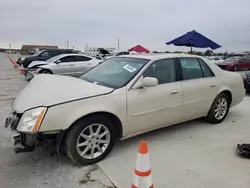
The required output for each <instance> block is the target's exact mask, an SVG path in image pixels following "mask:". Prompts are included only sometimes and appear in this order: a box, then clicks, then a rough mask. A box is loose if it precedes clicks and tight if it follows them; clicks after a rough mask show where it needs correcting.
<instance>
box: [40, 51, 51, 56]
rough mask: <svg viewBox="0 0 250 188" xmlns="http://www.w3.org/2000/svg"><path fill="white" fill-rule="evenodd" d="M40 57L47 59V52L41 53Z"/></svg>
mask: <svg viewBox="0 0 250 188" xmlns="http://www.w3.org/2000/svg"><path fill="white" fill-rule="evenodd" d="M41 57H49V52H48V51H45V52H42V53H41Z"/></svg>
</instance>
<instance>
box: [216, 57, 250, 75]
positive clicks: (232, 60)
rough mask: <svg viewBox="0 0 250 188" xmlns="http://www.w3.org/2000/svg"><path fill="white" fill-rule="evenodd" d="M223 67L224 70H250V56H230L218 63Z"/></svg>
mask: <svg viewBox="0 0 250 188" xmlns="http://www.w3.org/2000/svg"><path fill="white" fill-rule="evenodd" d="M216 64H217V65H218V66H219V67H220V68H221V69H224V70H233V71H238V70H249V69H250V56H246V57H229V58H227V59H225V60H224V61H222V62H217V63H216Z"/></svg>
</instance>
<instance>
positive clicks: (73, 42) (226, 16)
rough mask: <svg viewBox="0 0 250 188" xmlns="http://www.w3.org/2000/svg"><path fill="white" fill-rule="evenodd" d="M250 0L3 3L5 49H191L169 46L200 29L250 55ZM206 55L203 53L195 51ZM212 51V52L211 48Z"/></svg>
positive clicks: (0, 28) (0, 26)
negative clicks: (36, 46)
mask: <svg viewBox="0 0 250 188" xmlns="http://www.w3.org/2000/svg"><path fill="white" fill-rule="evenodd" d="M249 7H250V0H237V1H236V0H144V1H142V0H126V1H125V0H123V1H121V0H70V1H69V0H40V1H39V0H0V18H1V19H0V47H9V43H11V47H12V48H20V47H21V45H23V44H46V45H58V46H59V47H61V48H63V47H65V46H66V41H67V40H68V41H69V46H70V47H73V46H74V47H75V49H79V50H83V49H84V47H86V46H87V45H88V46H90V47H115V48H117V46H118V42H117V41H118V38H119V41H120V50H127V49H128V48H130V47H133V46H135V45H137V44H141V45H142V46H144V47H146V48H148V49H149V50H151V51H153V50H158V51H175V50H189V48H186V47H176V46H173V45H166V44H165V43H166V42H168V41H170V40H172V39H174V38H176V37H178V36H180V35H183V34H185V33H186V32H188V31H191V30H196V31H198V32H200V33H202V34H203V35H205V36H206V37H208V38H210V39H211V40H213V41H215V42H216V43H218V44H220V45H221V46H222V48H220V49H218V50H216V51H218V52H219V51H220V52H225V51H228V52H241V51H250V8H249ZM194 50H197V51H204V50H202V49H194ZM205 50H206V49H205Z"/></svg>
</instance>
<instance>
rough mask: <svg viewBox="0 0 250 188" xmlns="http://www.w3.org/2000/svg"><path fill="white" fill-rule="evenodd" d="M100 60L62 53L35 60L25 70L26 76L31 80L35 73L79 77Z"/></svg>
mask: <svg viewBox="0 0 250 188" xmlns="http://www.w3.org/2000/svg"><path fill="white" fill-rule="evenodd" d="M100 62H102V61H101V60H98V59H96V58H94V57H90V56H86V55H82V54H62V55H58V56H55V57H52V58H50V59H48V60H46V61H33V62H32V63H31V64H29V66H28V68H27V69H26V71H25V78H26V79H27V80H31V79H32V78H33V77H34V75H35V74H60V75H67V76H75V77H78V76H81V75H82V74H84V73H85V72H87V71H88V70H89V69H91V68H93V67H95V66H97V65H98V64H99V63H100Z"/></svg>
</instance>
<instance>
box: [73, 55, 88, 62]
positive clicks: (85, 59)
mask: <svg viewBox="0 0 250 188" xmlns="http://www.w3.org/2000/svg"><path fill="white" fill-rule="evenodd" d="M75 58H76V61H89V60H91V58H89V57H86V56H75Z"/></svg>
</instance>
